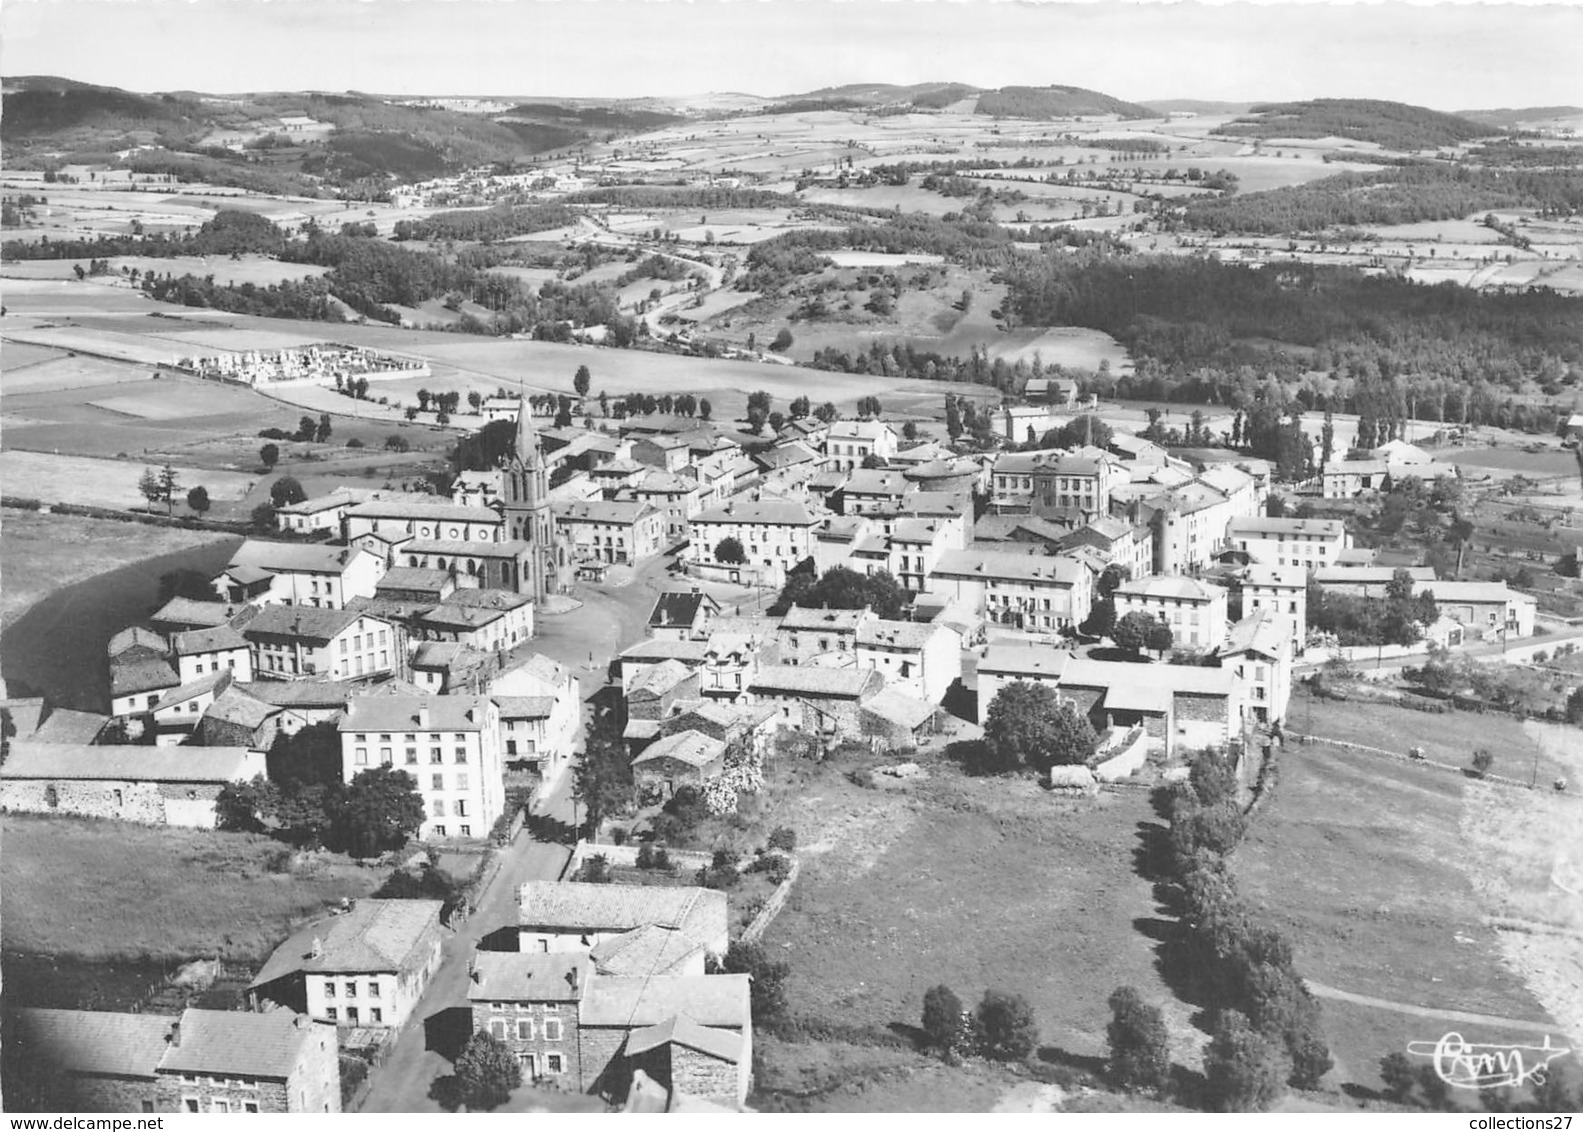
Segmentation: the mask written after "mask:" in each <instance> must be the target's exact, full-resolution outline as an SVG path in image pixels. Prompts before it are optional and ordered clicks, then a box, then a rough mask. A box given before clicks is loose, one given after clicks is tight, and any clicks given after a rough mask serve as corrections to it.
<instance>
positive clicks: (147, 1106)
mask: <svg viewBox="0 0 1583 1132" xmlns="http://www.w3.org/2000/svg"><path fill="white" fill-rule="evenodd" d="M143 1111H144V1112H153V1111H154V1102H153V1101H144V1102H143Z"/></svg>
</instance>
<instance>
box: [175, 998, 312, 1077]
mask: <svg viewBox="0 0 1583 1132" xmlns="http://www.w3.org/2000/svg"><path fill="white" fill-rule="evenodd" d="M325 1037H327V1038H328V1040H329V1041H331V1042H334V1041H335V1028H334V1027H333V1026H329V1025H327V1024H323V1023H318V1022H315V1021H313V1020H312V1019H311V1018H309V1017H308V1016H307V1015H305V1014H295V1013H293V1012H292V1011H290V1010H271V1011H268V1012H266V1013H263V1014H255V1013H251V1012H249V1011H245V1010H196V1009H188V1010H185V1011H183V1012H182V1015H181V1044H180V1045H174V1044H171V1045H167V1046H166V1047H165V1051H164V1057H162V1058H161V1059H160V1063H159V1068H160V1072H162V1073H203V1074H207V1075H210V1076H222V1077H263V1078H267V1079H269V1080H272V1081H284V1080H286V1079H287V1078H289V1077H290V1076H291V1073H292V1070H294V1069H295V1068H296V1067H297V1063H298V1062H299V1061H300V1060H301V1058H302V1052H303V1047H304V1046H306V1045H307V1044H308V1043H309V1042H311V1041H316V1040H318V1039H320V1038H325Z"/></svg>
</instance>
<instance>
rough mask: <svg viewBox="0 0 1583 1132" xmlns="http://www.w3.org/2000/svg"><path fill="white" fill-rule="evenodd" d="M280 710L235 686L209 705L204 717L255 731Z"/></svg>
mask: <svg viewBox="0 0 1583 1132" xmlns="http://www.w3.org/2000/svg"><path fill="white" fill-rule="evenodd" d="M279 710H280V709H279V708H277V707H275V706H273V705H272V704H266V703H264V702H263V701H261V700H258V699H255V698H254V697H252V696H250V695H248V694H247V693H246V692H243V691H241V690H240V689H239V688H237V686H236V685H234V684H233V685H232V686H231V687H229V688H227V689H226V690H225V691H223V692H221V693H220V694H219V695H218V696H216V697H215V701H214V703H212V704H210V705H209V708H208V710H207V711H205V712H204V713H203V717H204V718H205V719H213V720H217V721H219V722H221V723H234V724H236V725H237V726H238V727H246V728H247V729H248V730H255V729H257V728H258V727H261V726H263V723H264V721H265V720H267V719H268V718H269V717H270V716H272V715H274V714H275V713H276V712H277V711H279Z"/></svg>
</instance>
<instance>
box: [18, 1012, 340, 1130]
mask: <svg viewBox="0 0 1583 1132" xmlns="http://www.w3.org/2000/svg"><path fill="white" fill-rule="evenodd" d="M13 1027H14V1028H13V1030H12V1033H11V1035H10V1037H9V1041H11V1042H13V1043H14V1045H15V1055H16V1057H17V1059H18V1062H17V1063H18V1065H19V1066H21V1067H24V1069H25V1071H24V1072H23V1073H21V1074H20V1075H19V1076H20V1077H21V1078H22V1079H17V1078H13V1079H11V1080H9V1081H8V1082H7V1093H8V1097H7V1099H8V1100H13V1101H15V1100H16V1099H18V1098H19V1097H27V1098H28V1100H31V1101H33V1102H35V1103H33V1104H29V1103H27V1102H26V1101H24V1102H23V1103H21V1104H13V1105H11V1106H8V1107H12V1109H13V1111H29V1110H33V1111H44V1112H59V1111H74V1112H104V1113H134V1112H145V1113H156V1112H157V1113H164V1112H170V1113H196V1112H203V1113H230V1112H240V1113H250V1112H257V1113H286V1112H292V1113H299V1112H301V1113H307V1112H316V1113H325V1112H337V1113H338V1112H340V1111H341V1068H340V1062H339V1051H338V1048H337V1043H336V1040H335V1032H334V1031H333V1030H332V1029H331V1028H330V1027H328V1026H322V1025H319V1024H316V1023H314V1022H313V1021H312V1020H311V1019H309V1018H308V1017H307V1016H306V1015H302V1014H296V1013H293V1012H291V1011H285V1010H281V1011H274V1012H271V1013H267V1014H252V1013H247V1012H245V1011H236V1010H198V1009H195V1008H192V1007H189V1008H187V1009H186V1010H183V1011H182V1012H181V1014H180V1015H179V1016H178V1017H171V1016H169V1015H163V1014H119V1013H111V1012H108V1011H95V1010H45V1009H39V1008H24V1009H22V1010H20V1011H18V1012H17V1014H16V1016H15V1019H14V1022H13ZM29 1094H32V1095H31V1096H29Z"/></svg>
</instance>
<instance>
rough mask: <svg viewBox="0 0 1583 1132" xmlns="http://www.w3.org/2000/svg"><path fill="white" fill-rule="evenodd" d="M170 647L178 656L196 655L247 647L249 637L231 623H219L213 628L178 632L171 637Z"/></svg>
mask: <svg viewBox="0 0 1583 1132" xmlns="http://www.w3.org/2000/svg"><path fill="white" fill-rule="evenodd" d="M170 647H171V650H172V651H173V652H174V653H175V654H176V655H177V656H195V655H197V654H198V653H206V652H220V651H221V650H223V649H245V648H247V638H245V637H243V636H242V634H241V633H238V632H237V631H236V630H235V629H233V628H231V626H229V625H218V626H216V627H215V628H213V629H191V630H189V631H187V632H185V633H177V634H175V635H174V636H172V637H171V639H170Z"/></svg>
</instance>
